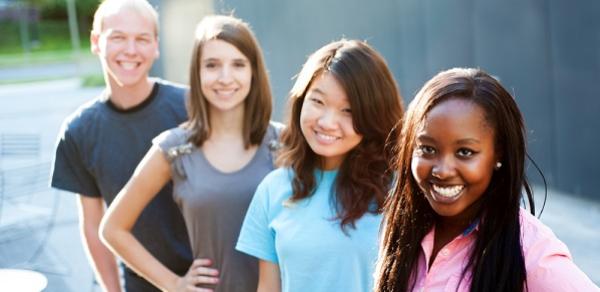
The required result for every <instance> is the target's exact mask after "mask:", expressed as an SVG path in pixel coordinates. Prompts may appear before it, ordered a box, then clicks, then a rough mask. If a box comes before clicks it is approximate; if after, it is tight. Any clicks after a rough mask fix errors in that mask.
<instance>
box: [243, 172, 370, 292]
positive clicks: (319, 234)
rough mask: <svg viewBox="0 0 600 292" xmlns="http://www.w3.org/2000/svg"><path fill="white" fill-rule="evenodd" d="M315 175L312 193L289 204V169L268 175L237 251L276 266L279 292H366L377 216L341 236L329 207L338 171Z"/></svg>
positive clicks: (290, 174)
mask: <svg viewBox="0 0 600 292" xmlns="http://www.w3.org/2000/svg"><path fill="white" fill-rule="evenodd" d="M315 176H316V179H317V189H316V191H315V193H314V194H313V195H312V196H311V197H309V198H307V199H304V200H302V201H299V202H295V203H290V202H289V200H288V199H289V198H290V197H291V195H292V184H291V182H292V178H293V172H292V170H290V169H284V168H282V169H277V170H274V171H273V172H271V173H270V174H269V175H267V176H266V177H265V178H264V180H263V181H262V182H261V183H260V185H259V186H258V188H257V190H256V193H255V194H254V198H253V199H252V202H251V203H250V207H249V209H248V213H247V214H246V218H245V219H244V223H243V225H242V230H241V232H240V237H239V239H238V243H237V245H236V249H237V250H239V251H242V252H245V253H247V254H250V255H252V256H255V257H257V258H259V259H262V260H266V261H270V262H273V263H277V264H278V265H279V269H280V271H281V281H282V291H283V292H295V291H311V292H318V291H323V292H331V291H345V292H353V291H356V292H363V291H371V290H372V289H373V272H374V268H375V262H376V260H377V253H378V242H379V239H378V236H379V225H380V223H381V218H382V217H381V215H374V214H370V213H366V214H365V215H363V217H362V218H360V219H359V220H357V221H356V229H353V228H351V227H348V228H347V229H346V230H347V234H345V233H344V232H342V229H341V228H340V220H334V218H335V217H336V211H335V208H334V207H333V205H332V195H333V194H332V192H331V191H332V186H333V184H334V182H335V178H336V176H337V171H317V172H316V173H315Z"/></svg>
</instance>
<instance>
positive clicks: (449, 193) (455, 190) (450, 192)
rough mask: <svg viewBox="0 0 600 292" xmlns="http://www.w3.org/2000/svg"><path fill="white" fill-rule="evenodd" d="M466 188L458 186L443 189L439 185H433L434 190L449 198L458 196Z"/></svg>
mask: <svg viewBox="0 0 600 292" xmlns="http://www.w3.org/2000/svg"><path fill="white" fill-rule="evenodd" d="M464 188H465V186H463V185H457V186H452V187H442V186H438V185H433V190H434V191H435V192H436V193H438V194H440V195H442V196H444V197H448V198H450V197H454V196H456V195H458V194H459V193H460V192H461V191H462V190H463V189H464Z"/></svg>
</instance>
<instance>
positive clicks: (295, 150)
mask: <svg viewBox="0 0 600 292" xmlns="http://www.w3.org/2000/svg"><path fill="white" fill-rule="evenodd" d="M324 72H328V73H330V74H332V75H333V76H334V77H335V78H336V79H337V81H338V82H339V83H340V85H341V86H342V88H343V89H344V91H345V92H346V95H347V96H348V99H349V102H350V107H351V109H352V123H353V125H354V129H355V131H356V132H357V133H358V134H360V135H362V136H363V139H362V141H361V142H360V143H359V144H358V145H357V146H356V147H355V148H354V149H352V150H351V151H350V153H348V155H347V156H346V159H345V160H344V162H342V165H341V166H340V169H339V172H338V176H337V178H336V183H335V190H334V191H335V196H334V197H333V198H332V200H333V203H334V205H335V207H336V208H337V218H335V219H339V220H340V221H341V222H340V224H341V227H342V229H344V228H345V227H346V226H348V225H350V226H352V227H354V223H355V221H356V220H358V219H359V218H361V217H362V216H363V215H364V214H365V213H367V212H370V213H380V212H381V207H382V206H383V203H384V201H385V196H386V194H387V191H388V189H389V187H390V182H391V180H392V172H391V171H390V163H389V161H390V160H389V159H390V158H391V152H390V149H388V148H387V147H386V138H387V137H388V135H389V134H390V132H391V131H392V128H393V127H394V125H395V124H396V123H397V122H398V121H399V120H400V119H401V118H402V112H403V106H402V98H401V96H400V92H399V90H398V86H397V85H396V82H395V81H394V78H393V76H392V74H391V72H390V71H389V69H388V67H387V65H386V63H385V60H384V59H383V57H382V56H381V55H380V54H379V53H377V52H376V51H375V50H374V49H373V48H371V47H370V46H369V45H367V44H366V43H364V42H361V41H356V40H340V41H336V42H332V43H330V44H327V45H325V46H324V47H322V48H320V49H319V50H317V51H316V52H315V53H313V54H312V55H311V56H310V57H309V58H308V60H307V61H306V63H305V64H304V66H303V68H302V70H301V71H300V73H299V74H298V77H297V80H296V83H295V84H294V87H293V88H292V90H291V92H290V97H289V104H288V109H289V113H288V115H289V117H288V118H289V119H288V122H287V127H286V129H285V130H284V131H283V133H282V142H283V149H282V151H281V153H280V156H279V162H280V164H282V165H283V166H287V167H290V168H291V169H292V170H293V171H294V179H293V182H292V188H293V195H292V197H291V200H292V201H298V200H302V199H304V198H307V197H310V196H311V195H312V193H313V191H314V189H315V184H316V179H315V177H314V170H315V169H316V168H321V167H322V161H321V158H320V157H319V156H318V155H317V154H315V153H314V152H313V151H312V149H311V148H310V147H309V145H308V143H307V142H306V139H305V138H304V136H303V135H302V131H301V130H300V112H301V111H302V104H303V101H304V97H305V95H306V92H307V91H308V89H309V88H310V86H311V84H312V82H313V81H314V80H315V79H316V78H317V77H319V76H320V75H321V74H323V73H324ZM374 203H375V206H376V208H374V205H373V204H374Z"/></svg>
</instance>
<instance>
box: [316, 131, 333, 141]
mask: <svg viewBox="0 0 600 292" xmlns="http://www.w3.org/2000/svg"><path fill="white" fill-rule="evenodd" d="M317 136H319V138H321V139H323V140H328V141H334V140H336V139H337V137H335V136H331V135H326V134H323V133H319V132H317Z"/></svg>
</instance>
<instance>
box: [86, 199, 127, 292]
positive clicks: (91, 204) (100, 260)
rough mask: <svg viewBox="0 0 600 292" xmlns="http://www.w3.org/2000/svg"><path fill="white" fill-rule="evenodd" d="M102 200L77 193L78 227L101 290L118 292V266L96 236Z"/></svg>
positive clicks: (102, 206) (102, 212)
mask: <svg viewBox="0 0 600 292" xmlns="http://www.w3.org/2000/svg"><path fill="white" fill-rule="evenodd" d="M102 215H104V202H103V201H102V198H99V197H88V196H84V195H79V229H80V231H81V239H82V241H83V243H84V248H85V251H86V254H87V257H88V260H89V261H90V263H91V264H92V268H93V269H94V274H95V275H96V279H97V280H98V283H99V284H100V286H101V287H102V291H108V292H120V291H121V284H120V280H119V268H118V266H117V261H116V259H115V257H114V256H113V254H112V253H111V252H110V251H109V250H108V248H106V246H104V244H102V242H101V241H100V237H98V229H99V226H100V220H101V219H102Z"/></svg>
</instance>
